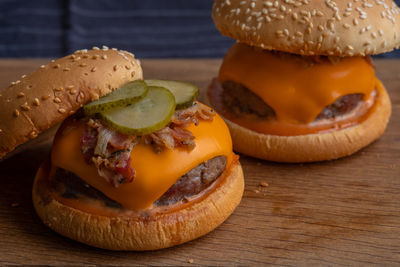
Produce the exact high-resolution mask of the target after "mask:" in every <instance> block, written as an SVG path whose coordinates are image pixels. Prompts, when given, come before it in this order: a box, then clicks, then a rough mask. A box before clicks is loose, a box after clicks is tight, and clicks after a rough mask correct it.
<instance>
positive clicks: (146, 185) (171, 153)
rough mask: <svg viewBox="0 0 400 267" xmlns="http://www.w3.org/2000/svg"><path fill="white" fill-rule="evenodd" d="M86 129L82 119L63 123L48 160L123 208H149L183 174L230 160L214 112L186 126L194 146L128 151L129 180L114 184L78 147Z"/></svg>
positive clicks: (228, 141) (229, 150)
mask: <svg viewBox="0 0 400 267" xmlns="http://www.w3.org/2000/svg"><path fill="white" fill-rule="evenodd" d="M84 129H85V125H84V124H83V123H82V122H73V123H69V124H68V125H63V126H62V127H61V128H60V130H59V132H58V133H57V136H56V138H55V140H54V144H53V148H52V152H51V161H52V164H53V166H56V167H60V168H63V169H65V170H68V171H70V172H73V173H74V174H76V175H78V176H79V177H80V178H81V179H83V180H84V181H85V182H86V183H88V184H90V185H91V186H93V187H94V188H96V189H98V190H99V191H101V192H103V193H104V194H105V195H106V196H108V197H109V198H111V199H113V200H115V201H117V202H119V203H120V204H122V205H123V206H124V207H125V208H128V209H132V210H142V209H146V208H149V207H151V205H152V204H153V202H154V201H156V200H157V199H158V198H159V197H160V196H162V195H163V194H164V193H165V192H166V191H167V190H168V189H169V188H170V187H171V186H172V185H173V184H174V183H175V182H176V181H177V180H178V179H179V178H180V177H181V176H182V175H184V174H186V173H187V172H188V171H190V170H191V169H193V168H194V167H196V166H197V165H199V164H200V163H202V162H205V161H207V160H209V159H211V158H213V157H215V156H220V155H225V156H226V157H227V166H229V164H230V163H231V162H232V158H233V152H232V141H231V137H230V133H229V130H228V128H227V126H226V124H225V122H224V121H223V120H222V119H221V117H219V116H218V115H216V116H215V117H214V119H213V121H200V123H199V125H198V126H195V125H194V124H190V125H189V126H188V127H187V128H186V129H188V130H189V131H191V132H192V133H193V135H194V136H195V142H196V147H195V148H194V149H193V150H191V151H188V150H186V149H182V148H176V149H173V150H168V149H165V150H163V151H162V152H161V153H158V154H157V153H155V152H154V149H153V147H152V146H150V145H144V144H139V145H137V146H135V147H134V148H133V150H132V152H131V158H132V161H131V166H132V168H133V169H134V170H135V171H136V176H135V178H134V180H133V182H132V183H124V184H121V185H120V186H119V187H118V188H115V187H113V186H112V185H111V184H109V183H108V182H107V181H106V180H105V179H104V178H102V177H100V176H99V175H98V173H97V170H96V168H95V166H94V165H93V164H87V163H86V162H85V160H84V158H83V154H82V153H81V148H80V138H81V136H82V133H83V131H84Z"/></svg>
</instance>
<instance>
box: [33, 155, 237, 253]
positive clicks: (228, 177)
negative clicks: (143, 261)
mask: <svg viewBox="0 0 400 267" xmlns="http://www.w3.org/2000/svg"><path fill="white" fill-rule="evenodd" d="M48 175H49V163H44V164H43V165H42V166H41V168H40V169H39V171H38V172H37V174H36V177H35V181H34V186H33V192H32V196H33V204H34V207H35V209H36V212H37V213H38V215H39V217H40V218H41V219H42V221H43V222H44V224H46V225H47V226H48V227H50V228H51V229H53V230H54V231H56V232H57V233H59V234H61V235H64V236H67V237H69V238H71V239H74V240H77V241H79V242H82V243H85V244H88V245H91V246H94V247H99V248H104V249H110V250H155V249H161V248H167V247H171V246H175V245H179V244H182V243H184V242H187V241H190V240H193V239H195V238H198V237H200V236H202V235H205V234H207V233H208V232H210V231H212V230H213V229H215V228H216V227H217V226H218V225H220V224H221V223H222V222H223V221H225V220H226V219H227V218H228V217H229V215H230V214H231V213H232V212H233V211H234V209H235V208H236V206H237V205H238V204H239V203H240V200H241V198H242V195H243V189H244V179H243V172H242V168H241V166H240V163H239V161H235V162H234V163H233V164H232V167H231V169H230V170H227V171H225V172H224V173H223V174H222V175H221V177H220V178H219V179H218V180H217V181H216V183H217V184H215V186H214V188H213V189H212V190H210V191H209V192H207V193H206V194H205V195H204V196H203V197H201V198H199V199H198V200H194V201H191V202H188V203H186V204H182V207H178V208H173V209H170V210H167V211H165V212H161V213H160V212H158V213H155V214H150V213H149V214H147V215H146V216H143V215H139V213H136V215H134V216H120V217H119V216H100V215H95V214H89V213H87V212H83V211H80V210H77V209H74V208H72V207H69V206H66V205H64V204H62V203H60V202H59V201H57V200H56V199H55V198H54V196H53V194H52V193H51V192H52V191H51V190H52V189H51V187H50V186H49V182H48ZM142 214H143V213H142Z"/></svg>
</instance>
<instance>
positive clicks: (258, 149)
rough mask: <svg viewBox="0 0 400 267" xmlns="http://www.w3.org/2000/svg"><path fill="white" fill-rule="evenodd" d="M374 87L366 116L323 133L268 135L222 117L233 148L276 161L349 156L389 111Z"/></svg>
mask: <svg viewBox="0 0 400 267" xmlns="http://www.w3.org/2000/svg"><path fill="white" fill-rule="evenodd" d="M376 90H377V97H376V100H375V104H374V107H373V110H372V112H370V114H369V117H368V118H366V119H365V120H364V121H362V122H361V123H358V124H356V125H355V126H352V127H349V128H345V129H342V130H336V131H332V132H327V133H315V134H307V135H298V136H277V135H268V134H262V133H257V132H255V131H252V130H250V129H247V128H245V127H242V126H240V125H238V124H236V123H234V122H232V121H230V120H227V119H225V121H226V123H227V125H228V127H229V130H230V132H231V136H232V142H233V147H234V150H235V151H237V152H240V153H243V154H246V155H249V156H252V157H256V158H260V159H265V160H271V161H276V162H314V161H324V160H331V159H337V158H340V157H345V156H349V155H351V154H353V153H355V152H357V151H358V150H360V149H361V148H363V147H365V146H367V145H369V144H370V143H372V142H373V141H375V140H376V139H378V138H379V137H380V136H381V135H382V134H383V132H384V131H385V129H386V125H387V123H388V122H389V118H390V115H391V110H392V109H391V104H390V99H389V96H388V94H387V92H386V89H385V88H384V87H383V85H382V84H381V83H379V85H378V86H377V88H376ZM206 102H209V100H208V99H207V101H206Z"/></svg>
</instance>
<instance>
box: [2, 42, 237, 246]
mask: <svg viewBox="0 0 400 267" xmlns="http://www.w3.org/2000/svg"><path fill="white" fill-rule="evenodd" d="M141 79H142V70H141V67H140V64H139V62H138V61H137V60H136V59H135V58H134V57H133V55H132V54H130V53H128V52H125V51H118V50H111V49H108V48H106V47H105V48H103V49H93V50H80V51H77V52H76V53H74V54H73V55H70V56H67V57H64V58H61V59H59V60H56V61H54V62H52V63H50V64H48V65H43V66H42V67H41V68H40V69H38V70H37V71H35V72H33V73H32V74H29V75H27V76H24V78H23V79H21V80H20V81H19V82H18V83H13V84H12V85H11V86H10V87H9V88H6V89H5V90H3V91H2V94H3V97H6V98H10V99H14V98H15V100H14V103H12V107H11V104H10V103H5V106H4V107H2V108H4V110H3V111H4V114H6V115H7V114H9V115H10V120H9V121H8V122H4V121H3V122H1V124H2V125H1V126H2V128H3V132H2V136H1V139H0V141H1V142H0V143H1V144H2V146H1V148H2V149H1V151H0V152H1V153H2V155H4V153H6V152H9V151H11V150H12V149H13V148H14V147H15V145H18V144H19V143H22V142H24V141H26V139H29V138H34V137H35V136H36V135H37V134H35V135H31V134H30V132H32V131H35V133H39V132H40V131H42V130H45V129H46V128H48V127H50V126H51V125H53V124H55V123H57V122H58V121H60V120H64V119H65V121H64V122H63V123H62V125H61V126H60V128H59V130H58V132H57V134H56V136H55V138H54V143H53V147H52V150H51V155H50V157H49V160H48V161H46V162H45V163H44V164H43V165H42V167H41V168H40V169H39V171H38V173H37V175H36V177H35V182H34V188H33V202H34V206H35V208H36V211H37V213H38V215H39V216H40V218H41V219H42V220H43V222H44V223H45V224H46V225H48V226H49V227H50V228H52V229H53V230H55V231H56V232H58V233H60V234H62V235H65V236H67V237H70V238H72V239H75V240H77V241H80V242H83V243H86V244H88V245H92V246H96V247H100V248H105V249H111V250H153V249H160V248H165V247H170V246H174V245H178V244H181V243H184V242H186V241H189V240H192V239H195V238H197V237H199V236H202V235H204V234H206V233H208V232H209V231H211V230H213V229H214V228H215V227H217V226H218V225H219V224H221V223H222V222H223V221H224V220H225V219H226V218H227V217H228V216H229V215H230V214H231V213H232V212H233V210H234V209H235V207H236V206H237V205H238V204H239V202H240V199H241V197H242V193H243V186H244V183H243V174H242V169H241V166H240V164H239V161H238V157H237V156H236V155H235V154H234V153H233V152H232V142H231V138H230V134H229V130H228V127H227V126H226V124H225V123H224V121H223V120H222V119H221V118H220V117H219V116H218V115H217V114H216V113H215V111H213V110H212V109H210V108H209V107H207V106H205V105H203V104H201V103H200V102H197V101H196V100H195V99H196V97H197V94H198V89H197V87H195V86H193V85H190V84H187V83H182V82H175V81H163V80H148V81H143V80H141ZM116 88H118V89H117V90H115V91H113V90H114V89H116ZM111 91H113V92H111ZM17 94H19V95H21V97H19V96H17ZM22 94H23V97H22ZM104 95H106V96H104ZM102 96H103V97H102ZM99 97H100V99H98V98H99ZM96 99H98V100H97V101H94V102H91V103H89V104H86V105H84V104H85V103H87V102H89V101H93V100H96ZM19 101H22V102H26V105H30V103H33V104H32V106H31V108H29V109H20V108H19V104H18V103H17V102H19ZM38 101H39V104H38V103H37V102H38ZM34 103H36V104H34ZM82 105H83V108H80V107H81V106H82ZM15 108H16V109H15ZM14 109H15V110H18V116H15V114H16V112H15V111H14V112H13V110H14ZM73 113H75V114H74V115H73V116H71V117H68V115H71V114H73ZM2 114H3V113H2ZM13 114H14V115H13ZM67 117H68V118H67ZM3 124H4V125H3ZM5 124H8V125H5ZM29 128H32V129H29ZM25 132H26V133H25ZM18 133H20V134H18Z"/></svg>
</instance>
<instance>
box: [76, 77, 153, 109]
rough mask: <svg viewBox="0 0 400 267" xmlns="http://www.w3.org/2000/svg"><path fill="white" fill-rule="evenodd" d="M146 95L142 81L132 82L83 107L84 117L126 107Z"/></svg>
mask: <svg viewBox="0 0 400 267" xmlns="http://www.w3.org/2000/svg"><path fill="white" fill-rule="evenodd" d="M146 94H147V85H146V83H145V82H144V81H140V80H137V81H132V82H128V83H126V84H124V85H123V86H121V87H120V88H118V89H117V90H115V91H113V92H112V93H110V94H108V95H106V96H104V97H102V98H100V99H99V100H97V101H94V102H91V103H89V104H86V105H85V106H83V111H84V113H85V115H86V116H90V115H93V114H95V113H100V112H102V111H107V110H110V109H113V108H116V107H126V106H127V105H130V104H133V103H135V102H136V101H138V100H140V99H141V98H142V97H144V96H146Z"/></svg>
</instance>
